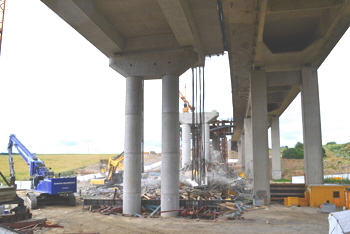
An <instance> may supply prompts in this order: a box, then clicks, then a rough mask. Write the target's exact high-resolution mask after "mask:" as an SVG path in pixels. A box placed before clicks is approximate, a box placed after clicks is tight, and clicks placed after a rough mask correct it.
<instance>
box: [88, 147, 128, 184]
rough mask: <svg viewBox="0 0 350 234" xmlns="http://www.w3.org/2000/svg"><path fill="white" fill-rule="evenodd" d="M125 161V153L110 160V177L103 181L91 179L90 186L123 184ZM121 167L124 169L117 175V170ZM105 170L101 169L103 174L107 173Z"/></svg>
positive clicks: (108, 166)
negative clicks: (123, 162)
mask: <svg viewBox="0 0 350 234" xmlns="http://www.w3.org/2000/svg"><path fill="white" fill-rule="evenodd" d="M123 160H124V151H123V152H122V153H121V154H119V155H116V156H113V157H111V158H109V159H108V163H107V170H108V175H107V177H106V178H103V179H91V180H90V184H91V185H109V184H121V183H122V182H123V175H122V173H123V171H124V165H123V164H122V161H123ZM118 167H120V168H121V169H122V171H121V172H118V173H117V169H118ZM105 171H106V170H105V168H103V167H102V168H101V172H102V173H103V172H105Z"/></svg>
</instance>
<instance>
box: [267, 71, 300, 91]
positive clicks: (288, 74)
mask: <svg viewBox="0 0 350 234" xmlns="http://www.w3.org/2000/svg"><path fill="white" fill-rule="evenodd" d="M266 77H267V80H266V84H267V86H268V87H271V86H281V85H284V86H285V85H300V84H301V74H300V71H283V72H268V73H267V74H266Z"/></svg>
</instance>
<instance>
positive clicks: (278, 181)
mask: <svg viewBox="0 0 350 234" xmlns="http://www.w3.org/2000/svg"><path fill="white" fill-rule="evenodd" d="M272 181H273V182H277V183H281V182H283V183H284V182H292V180H288V179H279V180H272Z"/></svg>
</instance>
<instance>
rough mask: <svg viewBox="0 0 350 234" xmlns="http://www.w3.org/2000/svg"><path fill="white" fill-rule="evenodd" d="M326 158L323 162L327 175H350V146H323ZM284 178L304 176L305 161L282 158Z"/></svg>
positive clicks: (329, 144)
mask: <svg viewBox="0 0 350 234" xmlns="http://www.w3.org/2000/svg"><path fill="white" fill-rule="evenodd" d="M323 148H324V149H325V151H326V157H324V160H323V168H324V174H325V175H333V174H340V173H350V144H349V143H345V144H336V143H332V142H330V143H327V144H326V145H324V146H323ZM281 168H282V178H283V179H289V180H290V179H292V176H302V175H304V159H285V158H281Z"/></svg>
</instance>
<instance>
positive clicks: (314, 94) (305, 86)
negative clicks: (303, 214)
mask: <svg viewBox="0 0 350 234" xmlns="http://www.w3.org/2000/svg"><path fill="white" fill-rule="evenodd" d="M301 84H302V85H301V107H302V116H303V137H304V168H305V183H306V184H323V182H324V181H323V152H322V136H321V118H320V101H319V91H318V78H317V69H316V68H314V67H303V68H302V69H301Z"/></svg>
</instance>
